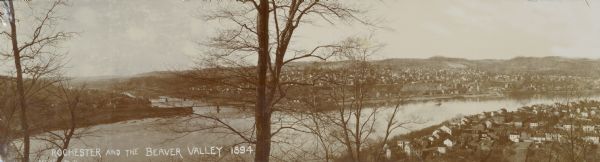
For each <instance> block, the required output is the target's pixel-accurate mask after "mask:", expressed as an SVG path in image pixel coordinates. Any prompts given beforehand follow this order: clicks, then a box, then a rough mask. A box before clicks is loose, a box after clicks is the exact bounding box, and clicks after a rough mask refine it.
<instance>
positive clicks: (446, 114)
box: [32, 95, 600, 162]
mask: <svg viewBox="0 0 600 162" xmlns="http://www.w3.org/2000/svg"><path fill="white" fill-rule="evenodd" d="M587 99H595V100H597V99H600V96H598V95H594V96H591V97H587ZM562 101H565V100H564V99H558V100H557V99H556V98H548V97H529V98H500V99H485V100H484V99H477V98H471V99H455V100H448V101H445V102H443V103H442V104H441V105H440V104H438V102H414V103H408V104H404V105H402V106H401V109H400V112H399V115H398V116H397V118H396V120H398V121H405V120H418V121H419V122H418V123H412V124H407V125H405V127H406V128H403V129H399V130H397V131H395V132H393V135H399V134H403V133H407V132H410V131H411V130H418V129H421V128H425V127H428V126H432V125H436V124H440V123H442V122H444V121H446V120H449V119H452V118H454V117H457V116H460V115H473V114H478V113H482V112H485V111H495V110H499V109H501V108H506V109H507V110H508V111H513V110H516V109H518V108H519V107H522V106H527V105H534V104H553V103H555V102H562ZM227 110H228V109H227V108H223V112H222V113H223V114H221V115H220V117H222V118H224V119H225V120H226V122H228V123H230V124H231V125H232V126H234V127H236V128H237V129H249V128H251V126H252V124H253V122H252V118H251V114H249V113H237V112H228V111H227ZM371 110H375V109H369V111H365V112H364V113H369V112H370V111H371ZM377 110H379V112H377V117H378V118H379V119H378V120H377V121H376V124H375V131H374V132H373V134H372V136H371V137H370V139H378V138H381V137H382V136H383V135H384V132H385V126H386V123H385V121H384V120H381V119H385V118H389V114H390V113H391V112H392V110H393V109H392V108H390V107H382V108H378V109H377ZM197 112H203V111H201V110H198V111H197ZM280 118H281V119H280ZM285 118H289V116H286V115H281V114H274V118H273V120H286V119H285ZM183 123H184V124H183ZM207 123H210V121H209V120H207V119H202V118H189V117H173V118H151V119H143V120H133V121H125V122H119V123H113V124H105V125H97V126H92V127H89V128H87V129H79V130H78V131H84V130H85V131H86V132H89V133H90V134H87V135H86V136H84V137H82V138H81V139H77V140H75V141H73V142H72V144H71V146H70V148H71V149H94V150H95V149H100V155H99V156H92V155H91V154H76V153H73V154H72V155H77V156H83V157H75V156H71V157H67V158H66V159H67V160H77V161H140V162H141V161H198V160H202V161H214V160H218V159H220V158H223V157H227V158H233V157H236V156H239V157H240V158H243V159H250V158H251V157H252V155H251V154H248V153H247V152H246V154H242V153H241V152H240V153H239V154H241V155H238V154H235V155H236V156H231V155H232V152H231V151H230V150H229V149H228V148H229V145H231V144H234V143H238V142H241V141H242V140H241V138H239V137H238V136H236V135H232V134H227V133H224V132H223V131H192V132H180V131H179V130H180V129H179V128H187V129H194V128H196V126H198V125H207ZM275 127H276V126H275ZM274 139H275V140H277V141H278V142H277V143H275V144H274V145H273V149H272V154H273V155H274V156H278V155H281V157H282V158H287V159H294V158H308V157H300V156H306V155H303V154H300V153H297V152H296V151H294V150H301V148H310V147H312V146H314V145H315V144H317V143H316V141H317V140H316V139H314V137H313V136H311V135H308V134H305V133H301V132H296V131H291V130H290V131H283V132H281V133H280V134H278V135H277V137H276V138H274ZM32 143H33V148H36V149H37V150H40V149H42V148H45V147H46V146H47V145H48V144H47V143H46V142H42V141H39V140H34V141H33V142H32ZM239 146H248V145H244V144H242V145H239ZM219 147H224V148H222V149H221V150H220V152H219V151H218V150H217V149H219ZM334 147H338V146H334ZM240 148H241V147H240ZM340 148H341V147H340ZM135 149H137V151H135V152H136V153H137V154H135V155H134V154H133V152H134V151H133V150H135ZM177 149H179V152H177V151H178V150H177ZM244 149H245V148H244ZM94 150H93V151H94ZM126 150H129V151H126ZM302 150H303V149H302ZM78 151H81V152H83V150H78ZM85 151H88V150H85ZM93 151H92V152H93ZM107 151H108V153H113V154H111V155H109V154H107ZM148 151H150V152H148ZM313 151H314V150H313ZM117 152H118V153H119V155H116V153H117ZM315 152H318V151H315ZM190 153H192V154H193V155H190ZM217 153H220V154H221V155H220V156H219V155H218V154H217ZM305 153H306V152H305ZM40 155H41V159H42V160H52V159H54V158H56V157H55V156H56V155H55V154H53V153H52V151H48V150H47V151H43V152H42V153H41V154H40ZM226 155H227V156H226ZM229 160H231V159H229ZM229 160H226V161H229Z"/></svg>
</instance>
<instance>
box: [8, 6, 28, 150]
mask: <svg viewBox="0 0 600 162" xmlns="http://www.w3.org/2000/svg"><path fill="white" fill-rule="evenodd" d="M8 4H9V10H10V13H11V15H10V18H9V19H10V34H11V42H12V50H13V56H14V60H15V69H16V72H17V95H19V96H18V100H19V101H18V102H19V104H18V105H19V107H20V109H21V127H22V129H23V159H22V161H24V162H29V125H28V124H27V104H26V100H25V88H24V87H23V69H22V67H21V54H20V52H21V51H19V46H18V44H17V25H16V23H15V21H16V19H15V7H14V5H13V1H12V0H9V1H8Z"/></svg>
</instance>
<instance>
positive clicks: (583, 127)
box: [582, 125, 596, 132]
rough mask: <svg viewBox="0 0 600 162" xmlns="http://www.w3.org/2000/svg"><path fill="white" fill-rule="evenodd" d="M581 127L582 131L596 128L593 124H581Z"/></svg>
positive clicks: (590, 130)
mask: <svg viewBox="0 0 600 162" xmlns="http://www.w3.org/2000/svg"><path fill="white" fill-rule="evenodd" d="M582 129H583V131H584V132H594V131H595V130H596V128H595V126H593V125H584V126H582Z"/></svg>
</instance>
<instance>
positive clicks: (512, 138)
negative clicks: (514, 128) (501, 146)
mask: <svg viewBox="0 0 600 162" xmlns="http://www.w3.org/2000/svg"><path fill="white" fill-rule="evenodd" d="M519 138H521V135H519V134H510V135H508V139H510V141H513V142H515V143H517V142H519Z"/></svg>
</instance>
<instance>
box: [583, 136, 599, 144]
mask: <svg viewBox="0 0 600 162" xmlns="http://www.w3.org/2000/svg"><path fill="white" fill-rule="evenodd" d="M583 140H585V141H587V142H590V143H593V144H596V145H597V144H600V137H598V136H585V137H583Z"/></svg>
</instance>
